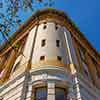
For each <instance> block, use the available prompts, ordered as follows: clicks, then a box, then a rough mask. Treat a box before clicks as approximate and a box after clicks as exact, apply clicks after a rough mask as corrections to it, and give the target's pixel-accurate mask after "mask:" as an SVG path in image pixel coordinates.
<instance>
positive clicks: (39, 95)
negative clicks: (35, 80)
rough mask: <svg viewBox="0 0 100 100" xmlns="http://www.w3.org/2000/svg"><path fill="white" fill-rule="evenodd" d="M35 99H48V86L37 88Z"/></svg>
mask: <svg viewBox="0 0 100 100" xmlns="http://www.w3.org/2000/svg"><path fill="white" fill-rule="evenodd" d="M35 100H47V88H46V87H40V88H36V89H35Z"/></svg>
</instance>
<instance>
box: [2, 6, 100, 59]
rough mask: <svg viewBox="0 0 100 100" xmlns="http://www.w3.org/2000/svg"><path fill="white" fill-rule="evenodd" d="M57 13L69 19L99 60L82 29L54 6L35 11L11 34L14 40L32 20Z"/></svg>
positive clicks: (3, 46) (4, 45)
mask: <svg viewBox="0 0 100 100" xmlns="http://www.w3.org/2000/svg"><path fill="white" fill-rule="evenodd" d="M49 13H51V14H56V15H58V16H61V17H63V18H64V19H66V22H67V21H68V23H69V24H70V26H71V27H73V29H74V30H75V31H76V33H77V35H78V36H79V37H81V39H82V40H84V41H85V43H86V44H87V46H88V47H89V49H91V50H92V51H93V52H94V55H95V56H96V58H98V60H100V54H99V52H98V51H97V50H96V49H95V48H94V47H93V46H92V45H91V44H90V43H89V41H88V40H87V39H86V38H85V36H84V35H83V33H82V32H80V30H79V29H78V27H76V25H75V24H74V22H73V21H72V20H71V19H70V18H69V17H68V15H67V14H66V13H64V12H63V11H58V10H56V9H52V8H48V9H47V8H46V9H43V10H38V11H37V12H35V13H34V14H33V15H32V16H31V17H30V18H29V19H28V20H27V21H26V22H25V23H24V24H23V25H21V26H20V28H19V29H18V30H17V31H16V32H15V33H14V34H13V35H12V36H11V37H12V39H13V40H14V39H15V38H16V37H17V35H19V34H20V33H21V32H23V30H24V29H25V28H26V27H28V25H29V24H30V23H31V21H33V20H36V19H37V18H39V17H40V16H43V15H46V14H49ZM7 45H9V44H8V42H5V43H4V44H3V45H2V46H1V47H0V53H1V52H2V51H3V50H4V49H5V48H7Z"/></svg>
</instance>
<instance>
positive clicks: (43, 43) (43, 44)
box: [41, 39, 46, 47]
mask: <svg viewBox="0 0 100 100" xmlns="http://www.w3.org/2000/svg"><path fill="white" fill-rule="evenodd" d="M45 44H46V40H45V39H44V40H42V44H41V46H42V47H43V46H45Z"/></svg>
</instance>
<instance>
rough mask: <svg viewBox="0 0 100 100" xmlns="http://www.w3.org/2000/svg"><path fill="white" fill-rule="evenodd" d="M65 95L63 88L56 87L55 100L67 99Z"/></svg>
mask: <svg viewBox="0 0 100 100" xmlns="http://www.w3.org/2000/svg"><path fill="white" fill-rule="evenodd" d="M66 97H67V96H66V93H65V89H62V88H56V95H55V100H67V99H66Z"/></svg>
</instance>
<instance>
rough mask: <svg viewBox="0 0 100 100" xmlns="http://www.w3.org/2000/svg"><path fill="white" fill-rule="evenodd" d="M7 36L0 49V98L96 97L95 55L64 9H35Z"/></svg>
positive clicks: (99, 67)
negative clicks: (7, 41) (10, 41)
mask: <svg viewBox="0 0 100 100" xmlns="http://www.w3.org/2000/svg"><path fill="white" fill-rule="evenodd" d="M91 35H92V34H91ZM12 41H13V42H12V44H11V43H10V44H9V43H5V44H4V45H3V46H2V47H1V48H0V72H1V75H0V84H1V87H0V97H1V100H100V90H99V89H100V54H99V53H98V52H97V51H96V50H95V49H94V48H93V47H92V46H91V44H90V43H89V42H88V40H87V39H86V38H85V37H84V35H83V34H82V33H81V32H80V31H79V29H78V28H77V27H76V26H75V25H74V23H73V22H72V21H71V20H70V19H69V18H68V16H67V15H66V14H64V13H63V12H60V11H57V10H54V9H45V10H42V11H38V12H36V13H35V14H34V15H33V16H31V17H30V19H29V20H28V21H27V22H26V23H25V24H24V25H23V26H21V27H20V29H19V30H18V31H16V32H15V34H14V35H13V36H12Z"/></svg>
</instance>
